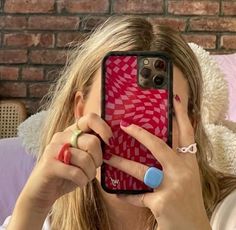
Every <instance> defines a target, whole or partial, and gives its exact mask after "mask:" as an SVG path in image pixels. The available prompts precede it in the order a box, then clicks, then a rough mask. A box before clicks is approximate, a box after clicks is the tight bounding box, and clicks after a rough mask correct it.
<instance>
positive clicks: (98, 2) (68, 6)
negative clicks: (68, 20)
mask: <svg viewBox="0 0 236 230" xmlns="http://www.w3.org/2000/svg"><path fill="white" fill-rule="evenodd" d="M63 10H65V11H66V12H69V13H90V14H91V13H107V12H108V10H109V1H108V0H80V1H76V0H62V1H61V2H60V4H59V5H58V12H61V11H63Z"/></svg>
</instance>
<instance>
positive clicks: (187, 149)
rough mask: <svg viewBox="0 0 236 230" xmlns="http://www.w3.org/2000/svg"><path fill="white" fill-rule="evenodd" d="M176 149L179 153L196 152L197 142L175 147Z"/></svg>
mask: <svg viewBox="0 0 236 230" xmlns="http://www.w3.org/2000/svg"><path fill="white" fill-rule="evenodd" d="M176 150H177V151H178V152H179V153H192V154H195V153H196V152H197V143H193V144H191V145H189V146H185V147H177V148H176Z"/></svg>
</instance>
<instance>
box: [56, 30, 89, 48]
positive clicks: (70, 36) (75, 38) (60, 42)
mask: <svg viewBox="0 0 236 230" xmlns="http://www.w3.org/2000/svg"><path fill="white" fill-rule="evenodd" d="M85 37H86V34H84V33H80V32H73V33H72V32H68V33H66V32H62V33H58V34H57V47H66V46H70V45H73V44H76V45H77V44H80V43H82V41H83V40H84V39H85Z"/></svg>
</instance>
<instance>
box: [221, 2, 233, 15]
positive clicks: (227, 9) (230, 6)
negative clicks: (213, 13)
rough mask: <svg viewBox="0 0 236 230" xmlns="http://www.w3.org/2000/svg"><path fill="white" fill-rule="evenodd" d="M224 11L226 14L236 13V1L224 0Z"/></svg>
mask: <svg viewBox="0 0 236 230" xmlns="http://www.w3.org/2000/svg"><path fill="white" fill-rule="evenodd" d="M222 8H223V9H222V12H223V14H224V15H232V16H235V15H236V2H235V1H228V2H225V1H224V2H222Z"/></svg>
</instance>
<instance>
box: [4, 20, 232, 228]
mask: <svg viewBox="0 0 236 230" xmlns="http://www.w3.org/2000/svg"><path fill="white" fill-rule="evenodd" d="M111 50H120V51H123V50H126V51H127V50H158V51H160V50H164V51H165V52H167V53H168V54H169V55H170V57H171V58H172V60H173V62H174V79H173V80H174V84H173V85H174V89H173V91H174V95H175V97H174V98H173V103H174V111H175V117H174V120H173V148H172V149H171V148H169V147H168V146H167V145H166V144H165V143H164V142H162V141H161V140H160V139H159V138H158V137H155V136H153V135H151V134H150V133H148V132H147V131H145V130H143V129H141V128H140V127H138V126H136V125H133V124H128V123H127V122H125V121H123V122H121V128H122V129H123V130H124V131H125V132H127V133H128V134H129V135H131V136H133V137H135V138H136V139H137V140H138V141H140V142H141V143H142V144H144V145H145V146H146V147H147V148H148V149H149V150H150V151H151V152H152V154H153V155H154V157H155V158H156V159H157V160H158V161H159V162H160V163H161V164H162V166H163V173H164V179H163V181H162V183H161V184H160V186H159V187H157V188H156V189H155V191H154V192H153V193H147V194H145V195H123V196H117V195H114V194H108V193H106V192H105V191H104V190H103V189H102V188H101V185H100V166H101V164H102V163H103V162H106V163H107V164H110V165H112V166H114V167H117V168H119V169H121V170H123V171H125V172H127V173H129V174H131V175H133V176H135V177H137V178H138V179H140V180H143V177H144V174H145V172H146V170H147V166H145V165H142V164H139V163H137V162H132V161H128V160H126V159H122V158H120V157H118V156H115V155H112V156H111V158H110V159H108V158H106V159H103V157H102V151H101V146H100V144H101V143H100V140H99V138H98V137H97V135H99V136H100V138H101V139H102V140H103V141H104V142H105V143H106V144H108V145H109V144H112V132H111V129H110V127H109V126H108V125H107V124H106V123H105V122H104V121H103V120H102V119H101V118H100V116H99V115H100V112H101V111H100V102H99V100H100V99H99V98H100V87H101V86H100V82H101V74H100V66H101V60H102V59H103V57H104V56H105V54H106V53H107V52H109V51H111ZM201 89H202V76H201V71H200V67H199V64H198V61H197V59H196V57H195V55H194V53H193V52H192V50H191V49H190V47H189V46H188V45H187V43H186V42H185V41H184V40H183V38H182V37H181V36H180V35H179V34H178V33H176V32H175V31H173V30H172V29H170V28H166V27H161V26H153V25H151V24H150V23H149V22H147V21H146V20H144V19H141V18H137V17H118V18H112V19H109V20H108V21H106V22H105V23H104V24H103V25H102V26H100V27H99V28H98V29H97V30H96V31H94V33H93V34H92V35H91V36H90V38H89V39H88V40H86V41H85V42H84V43H83V44H82V45H81V46H80V47H78V48H75V50H74V51H73V53H72V56H71V59H70V61H69V63H68V66H67V67H66V68H65V70H64V72H63V74H62V76H61V77H60V79H59V81H58V84H57V86H56V89H55V91H54V93H53V95H52V100H51V103H50V105H49V106H48V107H47V109H49V111H50V115H49V116H48V118H47V121H46V124H45V125H44V128H43V133H42V135H41V136H42V140H41V151H40V153H39V159H38V163H37V165H36V167H35V168H34V170H33V172H32V174H31V176H30V178H29V180H28V182H27V184H26V185H25V187H24V189H23V191H22V193H21V195H20V196H19V198H18V201H17V203H16V206H15V209H14V212H13V214H12V217H11V220H10V223H9V225H8V227H7V229H9V230H11V229H14V230H16V229H32V226H33V229H42V226H43V223H44V221H45V219H46V218H47V223H46V225H47V226H46V225H44V227H45V229H66V230H73V229H81V230H84V229H86V230H87V229H102V230H108V229H112V230H119V229H130V228H132V229H137V230H139V229H140V230H141V229H142V230H143V229H164V230H165V229H191V230H194V229H202V230H204V229H211V226H210V218H211V216H212V213H213V211H214V209H215V207H216V206H217V204H218V203H219V202H220V201H221V200H222V199H224V198H225V197H227V196H228V195H229V194H230V195H232V194H234V197H235V196H236V195H235V189H236V178H235V177H233V176H230V175H223V174H221V173H219V172H217V171H215V170H214V169H213V168H211V167H210V166H209V165H208V162H207V156H210V155H211V151H212V150H211V147H210V143H209V141H208V139H207V136H206V134H205V132H204V129H203V126H202V122H201V110H200V105H201V95H202V92H201ZM78 118H79V119H78ZM76 119H78V121H77V122H75V120H76ZM78 127H79V129H80V130H82V131H83V134H82V135H80V136H79V137H78V139H77V148H72V147H70V149H69V150H70V152H71V153H72V157H71V160H70V164H65V163H63V162H61V161H59V160H58V153H59V152H60V150H61V148H62V146H63V145H64V144H65V143H69V142H70V138H71V136H72V135H73V131H74V130H76V129H77V128H78ZM94 133H97V135H94ZM194 142H196V143H197V148H198V151H197V153H196V154H191V153H189V152H187V153H179V152H176V148H177V147H186V146H189V145H191V144H193V143H194ZM233 190H234V192H232V191H233ZM231 192H232V193H231ZM49 225H50V226H49Z"/></svg>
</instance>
